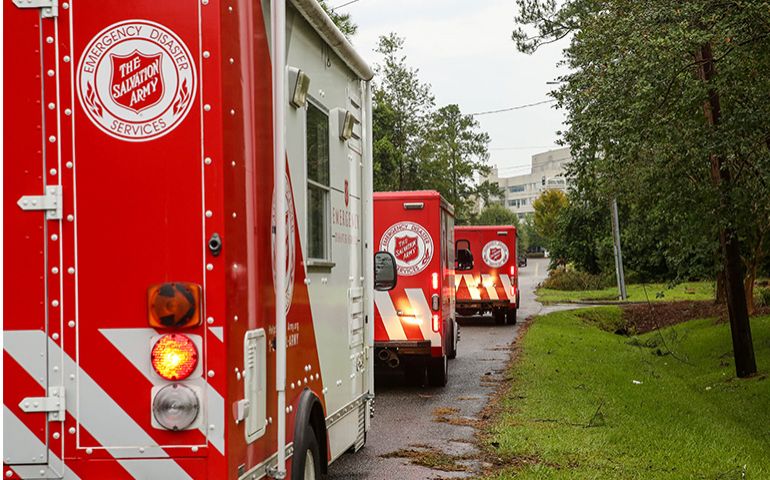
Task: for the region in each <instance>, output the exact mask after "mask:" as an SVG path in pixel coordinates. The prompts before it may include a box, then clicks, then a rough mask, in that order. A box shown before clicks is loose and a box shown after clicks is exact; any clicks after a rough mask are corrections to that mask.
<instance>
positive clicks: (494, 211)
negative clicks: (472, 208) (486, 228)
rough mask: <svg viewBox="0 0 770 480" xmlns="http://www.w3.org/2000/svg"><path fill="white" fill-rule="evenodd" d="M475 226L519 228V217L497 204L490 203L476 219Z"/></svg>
mask: <svg viewBox="0 0 770 480" xmlns="http://www.w3.org/2000/svg"><path fill="white" fill-rule="evenodd" d="M475 223H476V225H514V226H515V227H516V228H519V217H518V216H517V215H516V214H515V213H513V212H512V211H510V210H508V209H507V208H505V207H504V206H502V205H500V204H499V203H492V204H490V205H487V206H486V207H484V209H483V210H482V211H481V213H480V214H479V216H478V218H476V222H475Z"/></svg>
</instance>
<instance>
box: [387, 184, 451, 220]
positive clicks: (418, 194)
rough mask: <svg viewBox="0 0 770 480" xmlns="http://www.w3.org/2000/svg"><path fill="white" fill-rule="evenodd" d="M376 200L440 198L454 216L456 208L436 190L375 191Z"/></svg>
mask: <svg viewBox="0 0 770 480" xmlns="http://www.w3.org/2000/svg"><path fill="white" fill-rule="evenodd" d="M374 199H375V200H415V201H417V200H439V201H440V202H441V206H442V207H443V208H444V209H446V210H448V211H449V213H451V214H452V216H454V213H455V209H454V207H453V206H452V204H451V203H449V202H448V201H447V199H446V198H444V197H442V196H441V194H440V193H439V192H437V191H435V190H414V191H408V192H375V193H374Z"/></svg>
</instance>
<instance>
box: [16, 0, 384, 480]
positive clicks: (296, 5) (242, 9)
mask: <svg viewBox="0 0 770 480" xmlns="http://www.w3.org/2000/svg"><path fill="white" fill-rule="evenodd" d="M3 13H4V33H3V38H4V43H5V49H4V52H3V63H4V67H5V68H4V91H3V95H4V98H5V103H4V107H3V117H4V120H5V122H4V124H3V125H4V126H3V135H4V137H5V140H6V141H5V144H4V150H3V154H4V159H5V161H4V163H3V173H4V193H3V212H4V223H3V225H4V229H3V248H4V254H5V264H4V267H3V278H4V285H3V293H4V303H3V338H4V345H3V349H4V352H3V354H4V362H3V382H4V391H3V404H4V414H3V439H4V445H3V477H4V478H8V479H18V478H25V479H27V478H37V479H40V478H46V479H67V480H75V479H85V480H93V479H109V480H123V479H143V480H161V479H162V480H187V479H201V480H202V479H212V480H219V479H244V480H245V479H259V478H265V477H269V478H275V479H282V478H291V479H292V480H298V479H314V478H318V477H319V476H320V475H321V473H322V472H324V471H325V470H326V468H327V464H328V463H329V462H331V461H334V460H335V459H336V458H338V457H339V456H340V455H342V454H343V453H344V452H346V451H348V450H358V449H359V448H361V446H362V445H363V444H364V441H365V438H366V432H367V430H368V429H369V425H370V413H371V402H372V399H373V392H374V386H373V378H374V377H373V346H374V344H373V341H374V328H373V323H374V322H372V321H369V320H367V319H371V318H373V317H374V311H373V309H374V303H373V297H372V294H373V292H374V290H375V288H382V289H387V288H392V287H393V286H394V284H395V275H394V273H395V269H396V265H395V261H394V260H393V258H392V256H391V255H389V254H385V253H380V254H377V253H376V252H375V251H374V245H375V244H374V242H373V241H372V239H373V230H372V217H373V210H372V209H373V206H372V170H371V165H372V163H371V158H372V157H371V155H372V154H371V151H372V143H371V138H372V137H371V115H370V112H371V91H370V84H369V80H370V79H371V78H372V75H373V74H372V71H371V70H370V69H369V67H368V66H367V65H366V64H365V63H364V62H363V60H362V59H361V57H359V56H358V55H357V54H356V52H355V51H354V50H353V48H352V47H351V45H350V44H349V43H348V42H347V41H346V39H345V37H344V36H343V35H342V34H341V33H340V32H339V30H337V28H336V27H335V26H334V25H333V23H332V22H331V20H330V19H329V18H328V16H327V15H326V14H325V13H324V12H323V10H322V9H321V7H320V6H319V5H318V3H317V2H316V0H291V1H284V0H273V1H272V2H246V1H242V2H234V1H225V0H174V1H158V0H131V1H126V0H98V1H97V0H67V1H57V0H53V1H47V0H44V1H18V0H3ZM271 26H272V28H271ZM271 59H272V61H271ZM373 260H376V262H375V261H373Z"/></svg>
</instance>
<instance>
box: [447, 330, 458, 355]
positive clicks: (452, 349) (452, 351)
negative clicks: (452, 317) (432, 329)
mask: <svg viewBox="0 0 770 480" xmlns="http://www.w3.org/2000/svg"><path fill="white" fill-rule="evenodd" d="M447 357H449V358H450V359H454V358H457V324H456V323H455V324H454V325H452V330H451V331H450V336H449V348H448V349H447Z"/></svg>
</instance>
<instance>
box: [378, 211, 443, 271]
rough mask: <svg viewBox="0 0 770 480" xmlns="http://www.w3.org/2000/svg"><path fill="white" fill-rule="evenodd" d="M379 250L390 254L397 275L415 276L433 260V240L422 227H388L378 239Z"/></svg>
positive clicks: (402, 224) (404, 224)
mask: <svg viewBox="0 0 770 480" xmlns="http://www.w3.org/2000/svg"><path fill="white" fill-rule="evenodd" d="M380 250H384V251H386V252H390V253H392V254H393V257H395V259H396V267H397V269H398V274H399V275H403V276H407V277H408V276H412V275H417V274H418V273H420V272H422V271H423V270H425V269H426V268H428V265H430V262H431V259H433V239H432V238H431V236H430V233H428V231H427V230H426V229H425V227H423V226H422V225H420V224H418V223H414V222H398V223H395V224H393V225H391V226H390V228H388V229H387V230H385V233H383V234H382V237H381V238H380Z"/></svg>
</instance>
